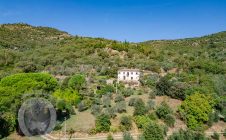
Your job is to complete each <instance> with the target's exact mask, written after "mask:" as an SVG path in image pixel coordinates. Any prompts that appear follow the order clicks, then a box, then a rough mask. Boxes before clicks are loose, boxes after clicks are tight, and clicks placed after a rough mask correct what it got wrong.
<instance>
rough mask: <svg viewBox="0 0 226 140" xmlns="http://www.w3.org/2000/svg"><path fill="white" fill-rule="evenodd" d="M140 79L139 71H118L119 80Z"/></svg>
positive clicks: (134, 80) (133, 80) (132, 80)
mask: <svg viewBox="0 0 226 140" xmlns="http://www.w3.org/2000/svg"><path fill="white" fill-rule="evenodd" d="M139 79H140V72H139V71H118V81H128V82H129V81H131V82H136V81H139Z"/></svg>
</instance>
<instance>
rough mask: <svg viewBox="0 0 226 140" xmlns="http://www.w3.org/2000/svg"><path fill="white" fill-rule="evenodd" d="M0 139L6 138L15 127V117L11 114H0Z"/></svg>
mask: <svg viewBox="0 0 226 140" xmlns="http://www.w3.org/2000/svg"><path fill="white" fill-rule="evenodd" d="M0 124H1V125H0V129H1V131H0V139H1V138H3V137H5V136H8V135H9V134H10V133H11V132H13V131H14V129H15V126H16V116H15V115H14V114H13V113H11V112H4V114H3V115H2V114H0Z"/></svg>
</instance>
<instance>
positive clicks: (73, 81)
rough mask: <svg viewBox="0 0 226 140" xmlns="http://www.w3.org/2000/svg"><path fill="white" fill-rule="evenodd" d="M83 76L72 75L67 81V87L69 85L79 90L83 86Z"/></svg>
mask: <svg viewBox="0 0 226 140" xmlns="http://www.w3.org/2000/svg"><path fill="white" fill-rule="evenodd" d="M85 82H86V80H85V76H84V75H81V74H76V75H73V76H72V77H71V78H70V80H69V81H68V87H71V88H72V89H76V90H78V91H79V90H80V89H82V88H83V86H84V84H85Z"/></svg>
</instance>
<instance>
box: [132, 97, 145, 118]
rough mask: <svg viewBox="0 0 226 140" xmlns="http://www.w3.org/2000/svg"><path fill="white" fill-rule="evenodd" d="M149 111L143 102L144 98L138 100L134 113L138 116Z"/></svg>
mask: <svg viewBox="0 0 226 140" xmlns="http://www.w3.org/2000/svg"><path fill="white" fill-rule="evenodd" d="M146 113H147V109H146V107H145V104H144V102H143V100H141V99H140V100H137V101H136V103H135V105H134V112H133V115H134V116H137V115H144V114H146Z"/></svg>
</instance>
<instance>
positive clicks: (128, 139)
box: [123, 131, 133, 140]
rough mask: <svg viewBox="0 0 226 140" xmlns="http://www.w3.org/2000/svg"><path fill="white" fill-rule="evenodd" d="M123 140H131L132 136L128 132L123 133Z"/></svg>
mask: <svg viewBox="0 0 226 140" xmlns="http://www.w3.org/2000/svg"><path fill="white" fill-rule="evenodd" d="M123 140H133V137H132V135H131V134H130V133H129V132H126V131H125V132H124V133H123Z"/></svg>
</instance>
